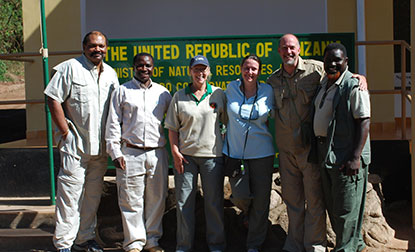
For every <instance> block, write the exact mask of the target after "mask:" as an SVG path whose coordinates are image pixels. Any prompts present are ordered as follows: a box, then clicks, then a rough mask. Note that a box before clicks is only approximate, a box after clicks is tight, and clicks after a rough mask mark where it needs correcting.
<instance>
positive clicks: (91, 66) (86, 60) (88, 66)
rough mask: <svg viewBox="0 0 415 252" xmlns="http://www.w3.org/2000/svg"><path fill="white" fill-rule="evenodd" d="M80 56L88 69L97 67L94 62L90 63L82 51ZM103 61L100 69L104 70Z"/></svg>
mask: <svg viewBox="0 0 415 252" xmlns="http://www.w3.org/2000/svg"><path fill="white" fill-rule="evenodd" d="M81 58H82V60H83V61H84V62H85V65H86V67H87V68H88V69H89V70H92V69H97V66H96V65H95V64H94V63H92V62H91V61H90V60H89V59H88V58H87V57H86V56H85V54H83V53H82V56H81ZM104 65H105V64H104V61H102V71H104V68H105V67H104Z"/></svg>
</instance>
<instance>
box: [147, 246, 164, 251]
mask: <svg viewBox="0 0 415 252" xmlns="http://www.w3.org/2000/svg"><path fill="white" fill-rule="evenodd" d="M147 250H148V252H164V249H162V248H161V247H159V246H155V247H152V248H149V249H147Z"/></svg>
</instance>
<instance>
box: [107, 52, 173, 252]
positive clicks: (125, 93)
mask: <svg viewBox="0 0 415 252" xmlns="http://www.w3.org/2000/svg"><path fill="white" fill-rule="evenodd" d="M153 69H154V60H153V57H152V56H151V55H150V54H147V53H140V54H137V55H136V56H135V57H134V78H133V79H132V80H131V81H129V82H126V83H124V84H123V85H121V86H120V87H119V88H118V89H116V90H115V91H114V93H113V95H112V97H111V105H110V110H109V114H108V121H107V130H106V135H105V140H106V141H107V151H108V153H109V154H110V156H111V158H112V160H113V161H114V165H115V166H116V167H117V187H118V203H119V206H120V210H121V216H122V220H123V230H124V246H123V247H124V250H125V251H129V252H139V251H141V250H142V249H143V248H145V249H146V250H147V251H149V252H163V251H164V250H163V249H162V248H161V247H160V246H159V243H158V240H159V239H160V238H161V236H162V234H163V229H162V218H163V214H164V207H165V200H166V197H167V176H168V160H167V159H168V155H167V152H166V149H165V148H164V146H165V144H166V138H165V136H164V130H163V127H162V121H163V118H164V115H165V114H166V112H167V109H168V107H169V104H170V101H171V95H170V93H169V91H168V90H167V89H166V88H165V87H163V86H162V85H160V84H158V83H155V82H153V81H152V80H151V76H152V74H153Z"/></svg>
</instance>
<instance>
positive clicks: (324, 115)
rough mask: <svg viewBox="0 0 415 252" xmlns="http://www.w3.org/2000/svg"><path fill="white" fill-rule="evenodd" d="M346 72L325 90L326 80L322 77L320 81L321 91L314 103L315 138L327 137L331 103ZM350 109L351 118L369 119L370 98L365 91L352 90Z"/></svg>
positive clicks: (331, 114) (331, 117)
mask: <svg viewBox="0 0 415 252" xmlns="http://www.w3.org/2000/svg"><path fill="white" fill-rule="evenodd" d="M346 72H347V69H346V71H344V72H343V73H342V75H341V76H340V77H339V78H338V79H337V80H336V81H335V82H334V83H333V84H332V85H331V86H330V87H329V88H327V83H328V79H327V77H324V79H323V80H322V81H321V85H322V87H321V89H320V92H319V93H318V94H317V96H316V99H315V101H314V107H315V114H314V120H313V122H314V125H313V129H314V134H315V135H316V136H322V137H327V130H328V128H329V124H330V122H331V121H332V119H333V108H334V107H333V101H334V96H335V95H336V92H337V89H338V88H339V85H340V84H341V83H342V81H343V79H344V76H345V74H346ZM350 109H351V111H352V113H353V118H355V119H358V118H369V117H370V98H369V92H368V91H367V90H365V91H363V90H360V89H359V88H354V89H353V90H352V92H351V93H350Z"/></svg>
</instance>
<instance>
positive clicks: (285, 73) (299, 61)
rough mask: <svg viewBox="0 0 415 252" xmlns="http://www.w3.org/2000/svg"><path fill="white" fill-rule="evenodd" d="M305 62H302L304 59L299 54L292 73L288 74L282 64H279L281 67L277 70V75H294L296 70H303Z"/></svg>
mask: <svg viewBox="0 0 415 252" xmlns="http://www.w3.org/2000/svg"><path fill="white" fill-rule="evenodd" d="M305 70H306V69H305V64H304V60H303V58H301V57H300V56H298V64H297V67H296V68H295V70H294V72H293V74H292V75H290V74H288V73H287V72H286V71H285V70H284V66H283V65H281V68H280V70H279V72H278V77H282V76H283V75H285V76H287V77H291V76H294V75H295V74H296V73H297V72H299V71H305Z"/></svg>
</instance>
